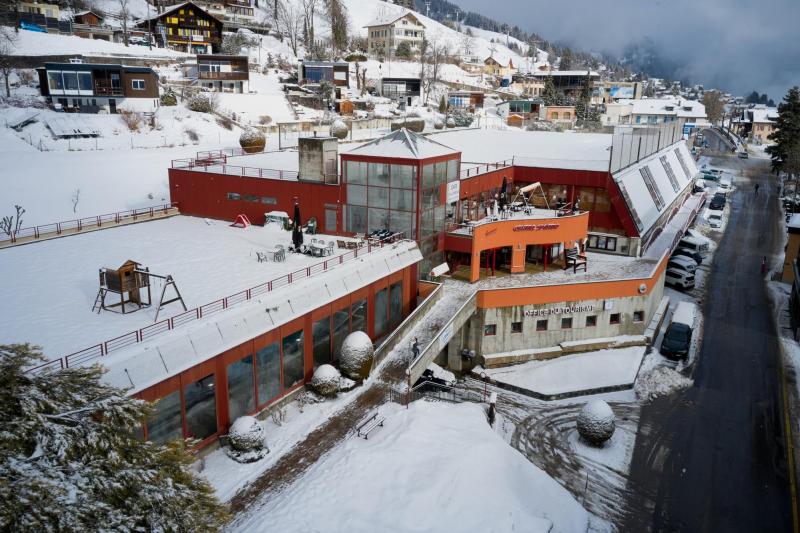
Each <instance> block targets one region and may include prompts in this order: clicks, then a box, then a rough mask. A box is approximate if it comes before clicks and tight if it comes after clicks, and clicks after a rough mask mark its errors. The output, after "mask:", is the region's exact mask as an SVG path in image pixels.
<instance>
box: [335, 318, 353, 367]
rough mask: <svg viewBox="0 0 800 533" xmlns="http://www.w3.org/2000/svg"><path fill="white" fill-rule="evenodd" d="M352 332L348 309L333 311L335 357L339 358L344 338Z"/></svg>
mask: <svg viewBox="0 0 800 533" xmlns="http://www.w3.org/2000/svg"><path fill="white" fill-rule="evenodd" d="M348 333H350V313H349V312H348V310H347V309H342V310H341V311H336V312H335V313H333V359H334V361H336V360H338V359H339V352H341V351H342V344H343V343H344V339H345V338H346V337H347V335H348Z"/></svg>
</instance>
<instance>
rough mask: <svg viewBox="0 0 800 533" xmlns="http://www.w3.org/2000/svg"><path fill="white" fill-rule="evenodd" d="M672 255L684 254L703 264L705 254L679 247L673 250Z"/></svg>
mask: <svg viewBox="0 0 800 533" xmlns="http://www.w3.org/2000/svg"><path fill="white" fill-rule="evenodd" d="M672 255H673V256H676V255H682V256H685V257H688V258H689V259H694V262H695V263H697V264H698V265H702V264H703V256H702V255H700V254H698V253H697V252H694V251H692V250H687V249H686V248H678V249H677V250H675V251H674V252H672Z"/></svg>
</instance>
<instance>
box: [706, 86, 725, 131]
mask: <svg viewBox="0 0 800 533" xmlns="http://www.w3.org/2000/svg"><path fill="white" fill-rule="evenodd" d="M702 103H703V105H704V106H705V108H706V116H707V117H708V120H710V121H711V123H712V124H716V123H717V122H719V121H720V119H721V118H722V113H723V111H725V107H724V104H723V103H722V98H721V97H720V94H719V91H706V92H705V93H704V94H703V99H702Z"/></svg>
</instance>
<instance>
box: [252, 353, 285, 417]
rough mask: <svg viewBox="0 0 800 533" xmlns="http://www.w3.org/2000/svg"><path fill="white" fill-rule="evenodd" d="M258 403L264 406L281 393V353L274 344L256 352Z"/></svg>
mask: <svg viewBox="0 0 800 533" xmlns="http://www.w3.org/2000/svg"><path fill="white" fill-rule="evenodd" d="M256 373H257V374H258V403H259V405H263V404H265V403H267V402H268V401H270V400H271V399H273V398H275V397H276V396H278V395H279V394H280V393H281V351H280V349H279V348H278V343H277V342H273V343H272V344H269V345H267V346H264V347H263V348H261V349H260V350H258V352H256Z"/></svg>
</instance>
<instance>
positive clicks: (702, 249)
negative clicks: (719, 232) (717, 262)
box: [678, 237, 708, 257]
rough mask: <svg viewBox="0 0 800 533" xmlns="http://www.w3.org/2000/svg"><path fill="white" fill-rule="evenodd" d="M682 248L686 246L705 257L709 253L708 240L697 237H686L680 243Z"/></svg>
mask: <svg viewBox="0 0 800 533" xmlns="http://www.w3.org/2000/svg"><path fill="white" fill-rule="evenodd" d="M678 246H679V247H680V248H685V249H687V250H691V251H693V252H697V253H698V254H700V255H702V256H703V257H705V256H706V255H708V241H705V240H701V239H698V238H696V237H684V238H683V239H681V241H680V243H678Z"/></svg>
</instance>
